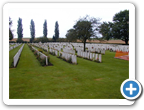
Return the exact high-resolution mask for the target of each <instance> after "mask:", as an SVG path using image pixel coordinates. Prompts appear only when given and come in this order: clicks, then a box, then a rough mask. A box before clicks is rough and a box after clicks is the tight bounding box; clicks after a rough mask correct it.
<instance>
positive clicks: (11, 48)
mask: <svg viewBox="0 0 144 110" xmlns="http://www.w3.org/2000/svg"><path fill="white" fill-rule="evenodd" d="M19 45H21V44H16V45H14V46H10V47H9V51H11V50H13V49H14V48H16V47H18V46H19Z"/></svg>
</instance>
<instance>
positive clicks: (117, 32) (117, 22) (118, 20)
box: [112, 10, 129, 44]
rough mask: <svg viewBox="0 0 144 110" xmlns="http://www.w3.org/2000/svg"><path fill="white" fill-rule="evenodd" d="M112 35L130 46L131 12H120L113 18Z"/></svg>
mask: <svg viewBox="0 0 144 110" xmlns="http://www.w3.org/2000/svg"><path fill="white" fill-rule="evenodd" d="M113 22H114V23H113V28H112V35H113V37H114V38H118V39H121V40H123V41H125V43H126V44H128V41H129V10H124V11H120V12H119V13H116V14H115V15H114V17H113Z"/></svg>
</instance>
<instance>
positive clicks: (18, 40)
mask: <svg viewBox="0 0 144 110" xmlns="http://www.w3.org/2000/svg"><path fill="white" fill-rule="evenodd" d="M16 42H17V43H23V42H24V41H23V40H22V39H21V38H18V39H17V40H16Z"/></svg>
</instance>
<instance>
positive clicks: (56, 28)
mask: <svg viewBox="0 0 144 110" xmlns="http://www.w3.org/2000/svg"><path fill="white" fill-rule="evenodd" d="M58 38H59V24H58V21H56V23H55V39H58Z"/></svg>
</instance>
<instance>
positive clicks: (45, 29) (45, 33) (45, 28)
mask: <svg viewBox="0 0 144 110" xmlns="http://www.w3.org/2000/svg"><path fill="white" fill-rule="evenodd" d="M47 32H48V30H47V20H45V22H44V24H43V36H44V37H47Z"/></svg>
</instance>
